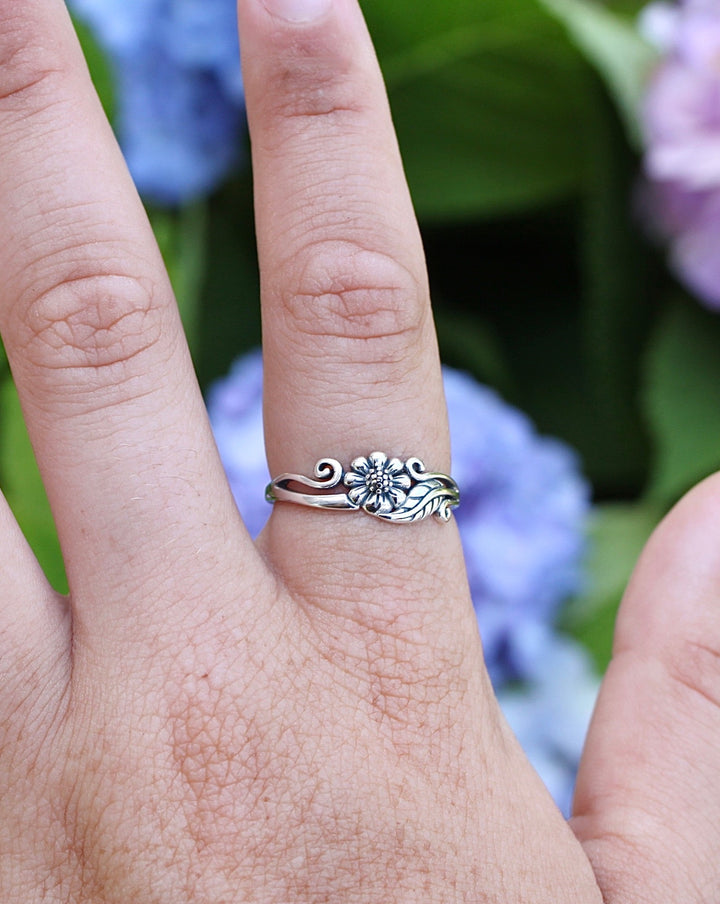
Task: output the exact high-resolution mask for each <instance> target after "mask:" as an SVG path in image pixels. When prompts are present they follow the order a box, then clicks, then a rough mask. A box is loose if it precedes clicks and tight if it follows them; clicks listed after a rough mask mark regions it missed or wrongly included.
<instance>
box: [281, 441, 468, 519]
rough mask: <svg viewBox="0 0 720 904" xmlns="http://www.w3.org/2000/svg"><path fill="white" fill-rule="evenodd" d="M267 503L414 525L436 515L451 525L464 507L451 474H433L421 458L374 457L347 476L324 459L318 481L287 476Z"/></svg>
mask: <svg viewBox="0 0 720 904" xmlns="http://www.w3.org/2000/svg"><path fill="white" fill-rule="evenodd" d="M293 485H297V486H298V487H302V488H304V489H305V490H314V491H315V492H310V493H308V492H304V491H303V489H295V488H293ZM332 490H336V492H330V491H332ZM265 498H266V499H267V501H268V502H273V503H274V502H294V503H296V504H297V505H307V506H310V507H311V508H320V509H329V510H331V511H354V512H356V511H363V512H366V513H367V514H368V515H372V516H373V517H374V518H381V519H382V520H383V521H392V522H395V523H397V524H410V523H411V522H413V521H421V520H422V519H423V518H427V517H428V516H430V515H435V517H436V518H439V519H440V520H441V521H449V520H450V517H451V515H452V509H454V508H455V507H456V506H458V505H459V504H460V490H459V489H458V486H457V484H456V483H455V481H454V480H453V479H452V477H448V475H447V474H432V473H429V472H427V471H426V470H425V465H424V464H423V463H422V461H421V460H420V459H419V458H408V459H407V461H401V460H400V459H399V458H388V457H387V455H385V453H384V452H372V453H371V454H370V455H368V456H367V458H364V457H360V458H356V459H355V460H354V461H353V462H352V464H351V465H350V468H349V469H348V470H347V471H345V470H344V469H343V466H342V465H341V464H340V462H339V461H337V460H336V459H334V458H321V459H320V461H318V463H317V464H316V465H315V479H314V480H313V479H312V478H310V477H305V476H304V475H302V474H281V475H280V476H279V477H276V478H275V479H274V480H271V481H270V483H269V484H268V485H267V488H266V490H265Z"/></svg>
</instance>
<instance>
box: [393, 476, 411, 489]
mask: <svg viewBox="0 0 720 904" xmlns="http://www.w3.org/2000/svg"><path fill="white" fill-rule="evenodd" d="M392 482H393V486H394V487H402V489H403V490H409V489H410V484H411V483H412V480H411V479H410V475H409V474H398V475H397V477H393V481H392Z"/></svg>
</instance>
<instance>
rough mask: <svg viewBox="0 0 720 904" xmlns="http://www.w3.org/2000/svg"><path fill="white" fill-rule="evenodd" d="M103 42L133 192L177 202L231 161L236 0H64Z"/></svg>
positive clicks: (236, 129) (236, 104)
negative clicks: (113, 78)
mask: <svg viewBox="0 0 720 904" xmlns="http://www.w3.org/2000/svg"><path fill="white" fill-rule="evenodd" d="M69 6H70V8H71V10H72V12H73V13H74V14H75V15H77V17H78V18H79V19H81V20H83V21H84V22H86V23H87V24H88V25H89V26H90V27H91V28H92V29H93V32H94V33H95V35H96V37H97V39H98V41H99V43H100V44H101V45H102V46H103V47H104V48H105V49H106V50H107V52H108V56H109V58H110V61H111V63H112V64H113V68H114V71H115V76H116V86H117V93H118V107H119V112H118V122H117V129H118V135H119V139H120V143H121V145H122V148H123V152H124V154H125V157H126V159H127V162H128V166H129V167H130V171H131V173H132V174H133V177H134V179H135V182H136V184H137V186H138V188H139V189H140V191H141V192H142V193H143V194H144V195H145V196H146V197H149V198H151V199H152V200H155V201H159V202H161V203H170V204H175V203H180V202H183V201H186V200H188V199H190V198H193V197H195V196H199V195H202V194H205V193H207V192H208V191H210V190H211V189H213V188H214V187H215V186H216V185H217V184H218V183H219V181H220V180H221V179H222V178H223V177H224V176H225V175H226V174H227V172H228V170H229V168H230V167H231V166H232V165H233V164H234V163H235V162H236V161H237V159H238V155H239V147H240V143H239V136H240V133H241V129H242V127H243V123H244V115H243V114H244V99H243V88H242V79H241V75H240V49H239V44H238V38H237V25H236V11H235V3H234V0H182V2H177V0H69Z"/></svg>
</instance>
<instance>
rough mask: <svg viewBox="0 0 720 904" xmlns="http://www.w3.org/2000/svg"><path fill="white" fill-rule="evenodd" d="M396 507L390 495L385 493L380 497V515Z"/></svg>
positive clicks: (378, 510) (388, 512) (386, 513)
mask: <svg viewBox="0 0 720 904" xmlns="http://www.w3.org/2000/svg"><path fill="white" fill-rule="evenodd" d="M394 508H395V506H394V505H393V504H392V500H391V499H390V497H389V496H386V495H383V496H382V497H381V498H380V505H379V506H378V507H377V513H378V514H379V515H388V514H390V512H391V511H392V510H393V509H394Z"/></svg>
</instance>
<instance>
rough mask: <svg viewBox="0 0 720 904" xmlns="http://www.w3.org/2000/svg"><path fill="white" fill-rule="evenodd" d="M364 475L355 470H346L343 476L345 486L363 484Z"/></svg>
mask: <svg viewBox="0 0 720 904" xmlns="http://www.w3.org/2000/svg"><path fill="white" fill-rule="evenodd" d="M365 481H366V475H363V474H358V472H357V471H348V472H347V474H346V475H345V477H344V478H343V483H344V484H345V486H346V487H359V486H365Z"/></svg>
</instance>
